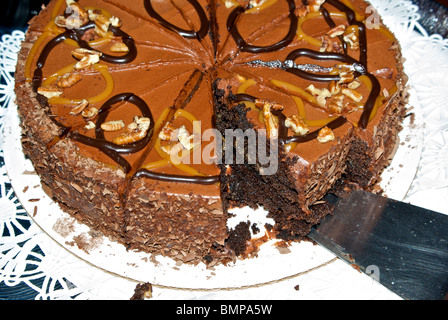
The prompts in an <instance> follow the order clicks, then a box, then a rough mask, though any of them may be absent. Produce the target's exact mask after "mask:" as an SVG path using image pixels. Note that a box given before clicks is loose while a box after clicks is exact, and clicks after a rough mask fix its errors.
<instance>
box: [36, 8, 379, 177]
mask: <svg viewBox="0 0 448 320" xmlns="http://www.w3.org/2000/svg"><path fill="white" fill-rule="evenodd" d="M282 1H286V3H287V5H288V12H287V17H288V19H289V28H288V32H287V34H286V35H285V37H284V38H283V39H281V40H280V41H278V42H277V43H274V44H271V45H267V46H256V45H251V44H249V43H247V42H246V40H245V39H243V37H242V36H241V34H240V32H239V31H238V20H239V17H240V15H242V14H244V13H245V12H246V11H247V10H248V9H250V6H246V7H243V6H241V5H238V6H236V8H235V9H233V10H232V11H231V13H230V14H229V16H228V18H227V29H228V31H229V33H230V35H231V36H232V37H233V39H234V40H235V42H236V44H237V46H238V48H239V50H240V51H241V52H249V53H263V52H274V51H279V50H281V49H284V48H285V47H287V46H288V45H289V44H290V43H291V42H292V41H293V39H294V37H295V35H296V30H297V26H298V21H299V17H298V16H297V15H296V12H295V11H296V5H295V2H294V0H282ZM188 2H189V3H190V4H191V6H192V7H193V8H194V10H195V12H196V14H197V15H198V17H199V19H200V28H199V30H198V31H196V30H193V29H192V30H186V29H182V28H180V27H178V26H176V25H174V24H172V23H170V22H169V21H168V20H166V19H165V18H164V17H162V16H161V15H160V14H159V13H158V12H157V11H156V10H155V9H154V6H153V4H152V1H151V0H144V8H145V9H146V11H147V14H148V15H149V16H150V17H152V18H153V19H155V20H157V21H158V22H159V23H160V24H161V25H162V26H163V27H165V28H166V29H169V30H171V31H174V32H176V33H178V34H179V35H180V36H181V37H183V38H186V39H196V40H198V41H202V40H203V39H204V37H205V36H206V35H207V34H208V33H210V32H212V31H213V30H216V26H214V25H212V24H211V23H216V19H214V18H213V17H212V18H211V19H210V20H209V18H208V17H207V14H206V13H205V10H204V8H203V7H202V6H201V4H200V3H199V2H198V1H197V0H188ZM326 3H328V4H330V5H332V6H334V7H335V8H337V9H338V10H340V11H341V12H344V13H345V15H346V17H347V21H348V23H349V24H350V25H355V26H357V27H358V30H359V44H360V56H359V59H358V60H357V59H355V58H353V57H351V56H349V55H348V54H347V45H346V43H345V41H342V43H343V48H344V53H334V52H319V51H315V50H311V49H307V48H300V49H296V50H293V51H291V52H290V53H289V54H288V55H287V56H286V58H285V60H284V61H283V63H281V64H279V65H277V66H276V67H278V68H282V69H284V70H285V71H287V72H289V73H291V74H293V75H295V76H297V77H300V78H303V79H307V80H310V81H318V82H330V81H338V80H339V79H340V78H339V76H338V75H333V74H325V73H316V72H313V71H312V70H307V68H306V66H305V65H298V64H296V62H295V61H296V60H297V59H300V58H302V57H305V58H311V59H313V60H316V61H338V62H344V63H347V64H350V65H351V66H352V67H353V69H354V70H356V71H355V77H359V76H361V75H365V76H367V77H368V78H369V79H370V81H371V83H372V89H371V92H370V94H369V96H368V98H367V101H366V103H365V106H364V110H363V112H362V114H361V116H360V119H359V128H361V129H365V128H366V127H367V125H368V122H369V118H370V116H371V113H372V110H373V108H374V105H375V102H376V99H377V97H378V96H379V94H380V83H379V81H378V79H377V78H376V77H375V76H373V75H372V74H370V73H369V72H368V69H367V39H366V28H365V25H364V24H363V23H362V22H360V21H357V20H356V15H355V13H354V12H353V10H352V9H350V8H349V7H347V6H346V5H345V4H343V3H342V2H340V1H337V0H327V1H326ZM320 10H321V12H322V15H323V17H324V19H325V21H326V23H327V24H328V26H329V27H330V28H332V27H334V26H335V23H334V21H333V20H332V18H331V16H330V14H329V12H328V10H327V9H326V8H325V7H324V6H321V8H320ZM211 12H215V11H214V10H212V11H211ZM94 26H95V23H94V22H88V23H86V24H85V25H83V26H81V27H79V28H77V29H67V30H66V31H65V32H63V33H61V34H59V35H57V36H55V37H54V38H53V39H52V40H50V41H49V42H48V43H47V44H46V45H45V47H44V48H43V50H42V52H41V53H40V56H39V57H38V59H37V63H36V69H35V71H34V77H33V80H32V86H33V88H34V90H35V91H37V88H38V87H39V86H40V85H41V83H42V68H43V67H44V65H45V63H46V60H47V57H48V55H49V53H50V52H51V50H52V49H53V48H55V47H56V46H57V45H58V44H60V43H62V42H63V41H65V40H66V39H72V40H74V41H76V42H77V43H78V45H79V46H80V47H81V48H85V49H90V50H93V49H92V48H91V47H90V46H89V44H88V43H87V42H86V41H85V40H83V39H82V37H83V36H84V34H85V32H86V31H88V30H90V29H92V28H94ZM109 31H111V32H112V33H113V35H114V36H116V37H120V38H121V39H122V41H123V43H124V44H126V46H127V47H128V48H129V51H128V52H127V53H126V54H124V55H122V56H115V55H109V54H106V53H104V52H103V53H102V55H101V57H100V59H101V60H103V61H105V62H108V63H111V64H128V63H130V62H132V61H133V60H134V59H135V58H136V56H137V48H136V45H135V41H134V39H133V38H132V37H131V36H129V35H128V34H127V33H126V32H124V31H122V30H121V28H118V27H114V26H112V25H111V26H109ZM211 36H212V37H213V39H215V41H216V35H211ZM213 50H214V51H216V50H217V49H216V43H215V45H214V47H213ZM215 55H216V52H214V54H213V56H215ZM323 69H324V67H322V70H323ZM255 99H256V97H254V96H250V95H247V94H237V95H236V100H235V102H241V101H251V102H254V101H255ZM123 101H124V102H129V103H132V104H134V105H136V106H137V107H138V108H139V109H140V111H141V113H142V115H143V116H145V117H148V118H149V119H150V120H151V126H150V129H149V130H148V133H147V135H146V137H145V138H144V139H142V140H140V141H138V142H136V143H132V144H127V145H123V146H120V145H117V144H114V143H112V142H110V141H107V140H106V139H105V137H104V133H103V131H102V130H101V129H100V125H101V124H102V123H103V122H104V121H105V119H106V118H107V115H108V114H109V111H110V108H111V106H112V105H113V104H115V103H118V102H123ZM273 114H274V115H276V116H277V117H278V119H279V123H280V129H279V142H280V144H285V143H291V142H296V143H302V142H306V141H310V140H312V139H314V138H316V136H317V133H318V131H319V130H316V131H313V132H310V133H308V134H306V135H305V136H287V132H288V129H287V128H286V126H285V124H284V122H285V119H286V118H285V116H284V115H283V113H282V112H281V111H278V110H277V111H273ZM215 119H216V115H214V114H213V115H212V122H213V123H214V121H215ZM346 121H347V119H346V118H345V117H344V116H339V117H337V118H336V119H335V120H333V121H332V122H330V123H329V124H328V125H327V126H328V127H329V128H332V129H335V128H338V127H340V126H342V125H343V124H344V123H346ZM96 128H97V129H96V130H95V137H94V138H91V137H88V136H85V135H82V134H80V133H78V132H76V131H71V128H66V127H64V128H63V133H62V134H61V136H60V137H59V138H60V139H62V138H65V137H66V138H71V139H74V140H76V141H78V142H81V143H83V144H86V145H89V146H92V147H95V148H97V149H99V150H101V151H102V152H103V153H105V154H107V155H108V156H109V157H110V158H112V159H113V160H114V161H115V162H116V163H117V164H119V165H120V166H122V167H123V169H124V171H125V172H127V173H128V172H130V171H131V165H130V164H129V162H127V161H126V160H125V159H124V158H123V156H122V155H124V154H130V153H135V152H137V151H140V150H142V149H143V148H145V147H146V146H148V144H149V143H150V141H151V139H153V138H154V134H153V133H154V118H153V115H152V112H151V110H150V107H149V106H148V105H147V104H146V103H145V101H144V100H143V99H141V98H140V97H138V96H137V95H135V94H134V93H121V94H117V95H115V96H113V97H111V98H110V99H109V100H107V101H106V102H105V103H104V104H103V105H102V107H101V108H100V110H99V115H98V118H97V120H96ZM49 147H51V144H49ZM135 177H147V178H151V179H157V180H162V181H174V182H188V183H198V184H214V183H217V182H219V177H218V176H194V177H191V176H181V175H172V174H164V173H156V172H152V171H150V170H146V169H140V170H136V174H135Z"/></svg>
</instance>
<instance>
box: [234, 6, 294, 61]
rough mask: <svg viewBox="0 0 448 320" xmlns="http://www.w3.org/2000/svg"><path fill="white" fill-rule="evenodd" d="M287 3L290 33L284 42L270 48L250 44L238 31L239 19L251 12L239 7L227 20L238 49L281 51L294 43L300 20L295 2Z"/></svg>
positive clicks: (281, 41) (247, 50) (256, 51)
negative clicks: (296, 12) (296, 13)
mask: <svg viewBox="0 0 448 320" xmlns="http://www.w3.org/2000/svg"><path fill="white" fill-rule="evenodd" d="M286 1H287V3H288V7H289V20H290V25H289V31H288V33H287V34H286V36H285V37H284V38H283V39H282V40H280V41H279V42H277V43H275V44H272V45H269V46H255V45H251V44H248V43H247V42H246V40H244V39H243V37H242V36H241V34H240V32H239V31H238V27H237V21H238V17H239V16H240V15H241V14H243V13H245V12H247V11H248V10H249V9H248V8H244V7H242V6H238V7H236V8H235V9H234V10H233V11H232V12H231V13H230V15H229V18H228V19H227V30H228V31H229V32H230V33H231V35H232V37H233V39H234V40H235V42H236V44H237V45H238V47H240V49H241V51H243V52H252V53H261V52H271V51H276V50H280V49H282V48H284V47H286V46H287V45H288V44H290V43H291V42H292V40H293V39H294V36H295V34H296V32H297V24H298V18H297V16H296V15H295V9H296V5H295V3H294V0H286Z"/></svg>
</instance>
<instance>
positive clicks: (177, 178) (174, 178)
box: [134, 169, 220, 185]
mask: <svg viewBox="0 0 448 320" xmlns="http://www.w3.org/2000/svg"><path fill="white" fill-rule="evenodd" d="M140 177H144V178H149V179H154V180H160V181H169V182H186V183H197V184H205V185H209V184H215V183H219V181H220V180H219V175H216V176H182V175H178V174H167V173H160V172H152V171H149V170H147V169H140V170H138V171H137V172H136V174H135V175H134V178H140Z"/></svg>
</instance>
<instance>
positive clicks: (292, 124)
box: [285, 114, 310, 136]
mask: <svg viewBox="0 0 448 320" xmlns="http://www.w3.org/2000/svg"><path fill="white" fill-rule="evenodd" d="M285 126H286V127H288V128H290V129H291V130H292V131H293V132H294V133H296V134H299V135H302V136H303V135H305V134H307V133H308V132H309V131H310V129H309V128H308V125H307V124H306V123H305V121H304V120H303V118H302V117H300V116H298V115H296V114H294V115H292V116H291V117H288V118H286V120H285Z"/></svg>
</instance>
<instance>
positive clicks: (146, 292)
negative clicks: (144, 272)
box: [130, 282, 152, 300]
mask: <svg viewBox="0 0 448 320" xmlns="http://www.w3.org/2000/svg"><path fill="white" fill-rule="evenodd" d="M150 298H152V285H151V284H150V283H148V282H146V283H139V284H137V286H136V287H135V289H134V294H133V296H132V297H131V299H130V300H145V299H150Z"/></svg>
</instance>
